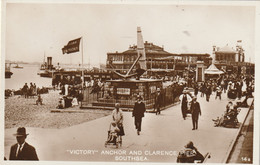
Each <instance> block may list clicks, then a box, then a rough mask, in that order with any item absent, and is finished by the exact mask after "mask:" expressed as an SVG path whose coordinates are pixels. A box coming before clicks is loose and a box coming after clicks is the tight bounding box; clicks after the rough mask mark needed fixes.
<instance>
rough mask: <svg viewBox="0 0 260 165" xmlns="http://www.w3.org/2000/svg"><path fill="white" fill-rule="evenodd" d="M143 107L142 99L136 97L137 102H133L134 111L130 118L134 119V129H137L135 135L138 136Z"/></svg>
mask: <svg viewBox="0 0 260 165" xmlns="http://www.w3.org/2000/svg"><path fill="white" fill-rule="evenodd" d="M144 112H145V105H144V103H143V102H142V97H141V96H139V95H138V96H137V102H135V105H134V110H133V114H132V116H133V117H135V128H136V129H137V134H138V135H140V131H141V125H142V118H143V117H144Z"/></svg>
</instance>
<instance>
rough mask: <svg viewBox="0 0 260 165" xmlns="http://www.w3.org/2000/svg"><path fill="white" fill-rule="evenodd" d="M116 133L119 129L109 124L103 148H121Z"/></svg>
mask: <svg viewBox="0 0 260 165" xmlns="http://www.w3.org/2000/svg"><path fill="white" fill-rule="evenodd" d="M118 132H119V128H118V127H117V126H116V123H115V122H112V123H110V125H109V130H108V136H107V140H106V142H105V147H107V145H115V146H116V148H118V146H119V145H120V146H122V138H121V137H120V136H119V135H118Z"/></svg>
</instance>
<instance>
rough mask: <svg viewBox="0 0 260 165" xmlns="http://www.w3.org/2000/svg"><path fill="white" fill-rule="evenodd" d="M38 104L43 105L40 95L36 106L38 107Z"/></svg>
mask: <svg viewBox="0 0 260 165" xmlns="http://www.w3.org/2000/svg"><path fill="white" fill-rule="evenodd" d="M38 104H40V105H42V97H41V95H40V94H38V98H37V100H36V105H38Z"/></svg>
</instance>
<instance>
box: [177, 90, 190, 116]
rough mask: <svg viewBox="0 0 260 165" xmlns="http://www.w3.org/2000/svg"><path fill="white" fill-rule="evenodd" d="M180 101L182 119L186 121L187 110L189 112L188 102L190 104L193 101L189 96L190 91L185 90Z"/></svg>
mask: <svg viewBox="0 0 260 165" xmlns="http://www.w3.org/2000/svg"><path fill="white" fill-rule="evenodd" d="M179 100H180V101H181V112H182V117H183V119H184V120H185V119H186V114H187V110H188V102H190V101H191V100H192V99H191V97H190V95H189V94H188V90H186V89H184V90H183V92H182V94H181V95H180V97H179Z"/></svg>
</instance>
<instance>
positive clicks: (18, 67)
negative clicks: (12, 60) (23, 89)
mask: <svg viewBox="0 0 260 165" xmlns="http://www.w3.org/2000/svg"><path fill="white" fill-rule="evenodd" d="M13 68H16V69H23V67H22V66H18V64H16V66H14V67H13Z"/></svg>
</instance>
